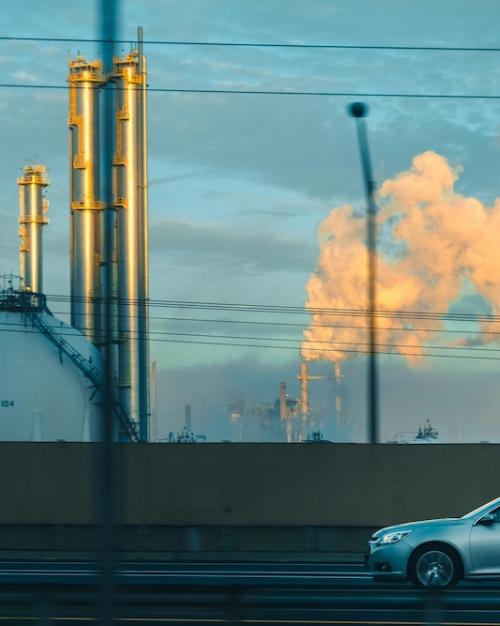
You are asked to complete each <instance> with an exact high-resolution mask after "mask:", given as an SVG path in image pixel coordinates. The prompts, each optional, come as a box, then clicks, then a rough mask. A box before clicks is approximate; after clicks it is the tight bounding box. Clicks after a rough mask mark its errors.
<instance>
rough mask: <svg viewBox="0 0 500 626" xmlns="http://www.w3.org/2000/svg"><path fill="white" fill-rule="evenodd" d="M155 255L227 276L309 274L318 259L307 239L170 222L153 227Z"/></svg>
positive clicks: (172, 261)
mask: <svg viewBox="0 0 500 626" xmlns="http://www.w3.org/2000/svg"><path fill="white" fill-rule="evenodd" d="M150 244H151V253H152V256H154V255H158V256H159V255H161V256H162V257H164V258H165V257H170V263H173V264H178V263H180V264H181V265H183V266H186V265H187V266H192V267H200V265H202V266H204V267H206V266H207V265H212V266H217V267H219V268H220V269H221V270H222V269H225V271H226V272H227V273H238V274H256V273H257V274H260V273H269V272H301V273H303V272H305V271H307V268H308V267H310V266H311V264H312V263H313V261H314V257H315V253H316V250H315V246H314V245H313V243H312V242H311V241H310V240H308V239H306V238H298V237H297V238H293V237H286V236H283V235H280V234H277V233H269V232H257V231H256V232H244V231H241V230H237V229H235V228H232V229H230V228H227V227H226V226H224V225H221V224H217V223H213V222H193V221H187V220H186V221H185V220H178V219H168V220H163V221H161V222H157V223H154V224H152V227H151V238H150Z"/></svg>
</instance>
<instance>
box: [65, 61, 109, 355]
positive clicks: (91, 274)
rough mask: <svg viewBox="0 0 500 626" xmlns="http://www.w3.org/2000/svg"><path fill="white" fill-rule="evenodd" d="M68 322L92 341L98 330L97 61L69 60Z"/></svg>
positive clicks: (99, 339)
mask: <svg viewBox="0 0 500 626" xmlns="http://www.w3.org/2000/svg"><path fill="white" fill-rule="evenodd" d="M68 80H69V117H68V125H69V128H70V171H71V178H70V193H71V325H72V326H74V327H75V328H78V329H79V330H80V331H81V332H82V333H83V334H84V335H86V336H87V337H88V338H89V339H90V341H92V342H93V343H94V344H96V345H100V343H102V337H101V332H100V330H101V329H100V326H101V324H100V318H101V308H102V307H101V298H102V293H101V287H100V263H101V244H102V220H103V211H102V209H104V204H103V202H102V201H100V200H99V197H100V189H99V167H100V164H99V87H100V85H101V84H102V82H103V77H102V64H101V62H100V61H90V62H89V61H86V60H85V59H84V58H83V57H81V56H80V55H79V56H78V57H77V58H76V59H75V60H74V61H71V62H70V64H69V79H68Z"/></svg>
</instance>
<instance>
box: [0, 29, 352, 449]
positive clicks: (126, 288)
mask: <svg viewBox="0 0 500 626" xmlns="http://www.w3.org/2000/svg"><path fill="white" fill-rule="evenodd" d="M138 40H139V42H138V45H137V48H136V49H134V50H132V51H131V52H130V53H129V54H126V55H124V56H121V57H115V58H114V59H113V68H112V70H111V71H110V72H109V73H105V72H104V70H103V64H102V62H101V61H100V60H91V61H89V60H87V59H85V58H84V57H83V56H81V55H80V54H78V55H77V56H76V58H74V59H72V60H71V61H70V62H69V74H68V94H69V102H68V126H69V137H70V141H69V168H70V198H69V217H70V258H69V269H70V272H69V273H70V292H71V293H70V298H69V302H70V308H71V310H70V316H71V317H70V324H67V323H65V322H63V321H61V320H59V319H57V318H56V317H55V316H54V314H53V313H52V312H51V310H50V309H49V308H48V306H47V296H46V295H45V292H44V286H43V236H42V235H43V230H44V228H45V226H46V225H47V224H48V200H47V198H46V192H47V188H48V185H49V180H48V178H47V172H46V168H45V167H44V165H41V164H30V165H27V166H25V167H24V171H23V174H22V176H21V177H20V178H19V179H18V181H17V183H18V187H19V236H20V245H19V276H16V275H8V276H7V275H5V276H4V277H3V282H0V324H1V326H2V330H4V331H10V332H2V333H1V334H0V350H1V351H2V354H8V355H9V358H8V359H6V360H4V362H3V365H4V370H3V376H2V381H1V384H0V418H1V419H0V440H4V441H9V440H16V441H56V440H62V441H96V440H98V439H99V438H100V436H101V426H102V420H101V419H100V418H101V416H102V408H103V395H102V392H103V385H104V366H103V356H104V355H103V352H104V350H106V355H107V356H108V355H109V354H111V369H112V379H113V390H114V391H113V393H114V397H113V407H114V426H113V428H114V434H113V437H114V439H115V440H116V441H132V442H137V441H151V440H152V439H154V440H155V441H176V442H186V441H203V440H204V439H205V436H204V435H205V434H204V433H200V435H199V436H197V435H194V434H193V433H191V432H190V430H189V428H186V427H184V429H183V430H182V431H181V433H180V434H177V435H174V434H172V433H170V434H168V433H166V432H162V431H161V428H160V427H159V424H158V406H157V398H156V378H157V375H156V363H154V366H153V368H152V370H151V375H150V361H149V358H150V357H149V345H148V344H149V339H148V336H149V310H148V302H149V293H148V289H149V287H148V283H149V280H148V180H147V169H148V158H147V99H146V91H147V90H146V60H145V57H144V55H143V53H142V43H141V42H142V32H141V30H140V29H139V37H138ZM108 95H109V96H111V97H112V100H113V116H112V119H108V117H107V116H105V115H103V98H104V97H108ZM108 124H110V125H111V129H110V128H109V126H108ZM110 130H111V131H112V133H111V134H112V137H113V158H112V164H111V165H108V164H107V163H108V160H107V159H104V158H102V146H101V143H102V141H101V140H102V137H103V136H104V133H108V131H110ZM105 183H106V184H108V183H110V184H111V187H112V204H111V206H107V205H106V202H105V197H106V196H105V193H104V188H105V186H106V185H105ZM110 251H111V252H110ZM51 298H52V300H53V301H55V302H57V301H60V302H66V301H67V298H66V297H65V296H57V295H55V296H51ZM110 309H111V328H110V325H109V324H108V321H109V320H110V316H109V311H110ZM314 341H315V337H307V341H305V342H304V343H303V346H302V355H301V361H300V371H299V374H298V376H297V379H298V381H299V385H300V398H298V399H295V398H292V397H290V396H289V394H288V392H287V388H286V384H285V383H282V384H281V389H280V393H279V397H278V398H277V399H276V400H275V401H271V402H258V403H256V404H252V405H251V404H250V403H249V402H247V401H245V400H242V399H241V398H233V399H232V400H231V402H230V403H229V407H228V413H227V415H228V418H229V424H230V427H231V432H232V436H231V440H232V441H281V442H288V443H294V442H301V441H308V440H310V436H311V433H312V432H313V431H317V432H319V431H322V430H323V429H324V426H325V423H324V421H322V420H321V419H319V418H318V416H317V415H316V414H315V413H314V411H312V410H311V407H310V402H309V385H310V383H311V381H317V380H322V379H331V380H333V381H334V385H333V387H334V390H335V393H336V399H335V401H334V402H333V403H332V404H331V406H330V407H329V410H328V414H329V418H328V419H329V420H331V423H329V424H326V425H327V426H331V425H332V423H333V421H334V420H335V419H336V421H337V423H339V421H341V419H342V416H343V414H344V410H343V406H342V405H343V402H342V385H341V381H342V373H341V364H340V361H337V362H335V363H334V364H333V367H332V368H331V375H329V376H319V375H316V374H311V373H310V372H309V364H310V362H312V361H315V360H317V359H316V352H315V351H314V350H315V347H314V346H315V344H314ZM110 344H111V347H110ZM150 388H151V397H152V402H150ZM186 400H187V401H191V400H190V398H186ZM150 422H151V423H152V426H153V430H154V431H155V432H154V435H153V436H152V435H151V432H150ZM191 435H192V436H191Z"/></svg>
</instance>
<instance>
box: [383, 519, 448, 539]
mask: <svg viewBox="0 0 500 626" xmlns="http://www.w3.org/2000/svg"><path fill="white" fill-rule="evenodd" d="M460 521H461V518H459V517H446V518H443V519H428V520H423V521H421V522H408V523H406V524H396V525H395V526H386V527H385V528H381V529H380V530H377V532H376V533H374V534H373V537H374V538H375V539H378V538H379V537H381V536H382V535H385V533H388V532H396V531H398V530H409V529H415V528H419V527H421V526H426V527H429V526H448V525H452V524H456V523H457V522H460Z"/></svg>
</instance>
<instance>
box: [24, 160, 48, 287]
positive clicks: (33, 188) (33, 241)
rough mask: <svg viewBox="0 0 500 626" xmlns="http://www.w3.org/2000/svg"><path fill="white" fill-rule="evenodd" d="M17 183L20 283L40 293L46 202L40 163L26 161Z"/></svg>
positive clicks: (43, 172) (44, 180) (43, 170)
mask: <svg viewBox="0 0 500 626" xmlns="http://www.w3.org/2000/svg"><path fill="white" fill-rule="evenodd" d="M17 184H18V185H19V237H20V238H21V241H20V244H19V266H20V272H21V287H22V289H25V290H26V291H33V292H35V293H43V245H42V242H43V240H42V228H43V227H44V226H45V225H46V224H48V221H49V220H48V218H47V216H46V215H45V214H46V212H47V209H48V206H49V203H48V200H47V199H46V198H45V197H44V189H45V187H47V185H48V184H49V181H48V180H47V177H46V176H45V167H44V166H43V165H27V166H26V167H25V168H24V174H23V176H21V177H20V178H18V179H17Z"/></svg>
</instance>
